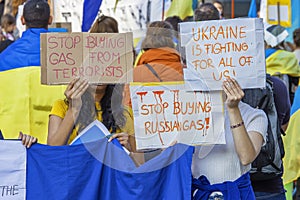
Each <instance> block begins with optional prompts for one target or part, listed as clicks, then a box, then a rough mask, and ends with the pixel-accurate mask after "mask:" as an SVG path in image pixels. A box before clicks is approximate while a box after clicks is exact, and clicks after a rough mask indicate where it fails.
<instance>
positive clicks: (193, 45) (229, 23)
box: [179, 18, 266, 90]
mask: <svg viewBox="0 0 300 200" xmlns="http://www.w3.org/2000/svg"><path fill="white" fill-rule="evenodd" d="M179 26H180V27H179V28H180V37H181V43H180V44H181V46H182V47H184V49H185V54H186V64H187V70H185V80H186V81H192V82H193V81H196V82H197V84H195V88H194V89H198V90H221V89H222V82H223V80H224V79H226V78H227V77H232V78H234V79H236V80H237V81H238V82H239V84H240V85H241V87H242V88H257V87H265V77H266V71H265V53H264V37H263V23H262V20H261V19H258V18H256V19H254V18H246V19H229V20H211V21H201V22H185V23H180V24H179ZM186 71H187V72H186ZM193 86H194V85H193Z"/></svg>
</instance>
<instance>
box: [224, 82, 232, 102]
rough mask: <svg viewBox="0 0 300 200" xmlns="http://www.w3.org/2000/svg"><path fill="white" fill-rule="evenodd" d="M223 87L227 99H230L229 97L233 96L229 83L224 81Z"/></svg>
mask: <svg viewBox="0 0 300 200" xmlns="http://www.w3.org/2000/svg"><path fill="white" fill-rule="evenodd" d="M222 87H223V90H224V92H225V94H226V95H227V98H228V96H231V95H232V94H231V91H230V86H229V83H228V82H227V81H224V82H223V85H222Z"/></svg>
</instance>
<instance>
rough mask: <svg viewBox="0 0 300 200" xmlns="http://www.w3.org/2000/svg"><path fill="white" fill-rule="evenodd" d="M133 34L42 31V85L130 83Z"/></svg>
mask: <svg viewBox="0 0 300 200" xmlns="http://www.w3.org/2000/svg"><path fill="white" fill-rule="evenodd" d="M132 48H133V44H132V33H45V34H41V67H42V68H41V80H42V83H43V84H66V83H69V82H70V81H71V80H72V79H73V78H75V77H83V78H85V79H87V80H88V81H89V83H96V84H97V83H116V82H119V83H120V82H123V83H124V82H125V83H127V82H131V80H132V75H131V73H130V72H131V69H132V67H133V50H132Z"/></svg>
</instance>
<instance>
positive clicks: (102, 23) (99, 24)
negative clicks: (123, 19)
mask: <svg viewBox="0 0 300 200" xmlns="http://www.w3.org/2000/svg"><path fill="white" fill-rule="evenodd" d="M118 32H119V29H118V22H117V20H115V19H114V18H112V17H109V16H105V15H101V16H100V17H98V19H97V20H96V21H95V23H94V24H93V25H92V28H91V29H90V33H118Z"/></svg>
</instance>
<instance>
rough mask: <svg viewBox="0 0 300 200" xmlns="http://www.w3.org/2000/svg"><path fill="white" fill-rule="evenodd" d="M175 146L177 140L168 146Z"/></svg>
mask: <svg viewBox="0 0 300 200" xmlns="http://www.w3.org/2000/svg"><path fill="white" fill-rule="evenodd" d="M175 144H177V140H174V141H172V142H171V143H170V144H169V146H174V145H175Z"/></svg>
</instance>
